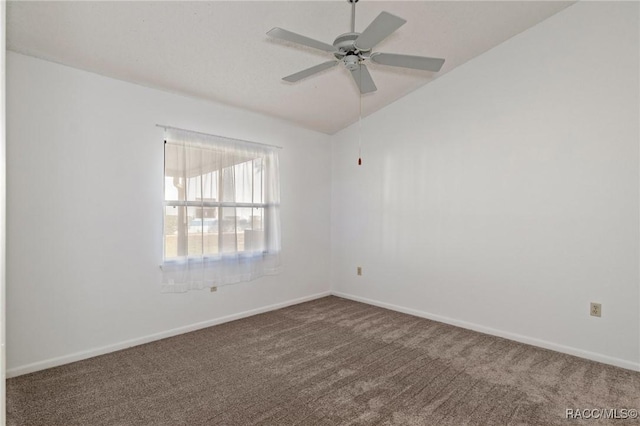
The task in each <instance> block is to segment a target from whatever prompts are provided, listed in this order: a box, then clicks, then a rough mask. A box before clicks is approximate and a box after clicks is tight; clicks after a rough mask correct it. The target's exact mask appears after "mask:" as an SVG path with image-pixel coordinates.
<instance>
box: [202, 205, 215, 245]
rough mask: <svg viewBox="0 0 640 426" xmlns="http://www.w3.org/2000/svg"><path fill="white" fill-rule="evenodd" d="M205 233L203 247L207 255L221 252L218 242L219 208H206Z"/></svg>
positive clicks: (204, 210)
mask: <svg viewBox="0 0 640 426" xmlns="http://www.w3.org/2000/svg"><path fill="white" fill-rule="evenodd" d="M203 212H204V216H205V219H204V227H203V230H204V235H203V243H202V249H203V254H205V255H216V254H218V253H219V250H218V243H219V241H218V240H219V238H218V237H219V234H218V225H219V224H218V208H217V207H210V208H204V209H203Z"/></svg>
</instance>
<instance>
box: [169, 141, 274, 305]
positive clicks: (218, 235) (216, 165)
mask: <svg viewBox="0 0 640 426" xmlns="http://www.w3.org/2000/svg"><path fill="white" fill-rule="evenodd" d="M165 140H166V142H165V172H164V174H165V182H164V188H165V191H164V192H165V201H164V260H163V264H162V271H163V278H162V291H165V292H184V291H188V290H193V289H203V288H207V287H214V286H222V285H226V284H233V283H237V282H240V281H249V280H253V279H255V278H258V277H260V276H263V275H268V274H275V273H277V272H278V271H279V269H280V178H279V172H278V153H277V148H272V147H269V146H266V145H259V144H254V143H250V142H243V141H238V140H234V139H227V138H223V137H218V136H210V135H204V134H201V133H196V132H189V131H185V130H173V129H167V130H166V133H165Z"/></svg>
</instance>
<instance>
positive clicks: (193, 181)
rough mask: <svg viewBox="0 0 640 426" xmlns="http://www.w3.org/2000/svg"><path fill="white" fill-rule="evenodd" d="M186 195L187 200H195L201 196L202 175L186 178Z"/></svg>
mask: <svg viewBox="0 0 640 426" xmlns="http://www.w3.org/2000/svg"><path fill="white" fill-rule="evenodd" d="M186 195H187V201H196V200H199V199H200V198H201V197H202V176H195V177H190V178H188V179H187V187H186Z"/></svg>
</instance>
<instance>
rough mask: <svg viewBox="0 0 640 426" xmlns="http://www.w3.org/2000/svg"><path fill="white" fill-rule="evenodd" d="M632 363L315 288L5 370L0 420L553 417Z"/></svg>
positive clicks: (548, 421)
mask: <svg viewBox="0 0 640 426" xmlns="http://www.w3.org/2000/svg"><path fill="white" fill-rule="evenodd" d="M567 408H574V409H577V408H580V409H591V408H617V409H623V408H625V409H630V408H634V409H638V408H640V373H635V372H632V371H628V370H623V369H619V368H615V367H611V366H607V365H604V364H599V363H595V362H590V361H586V360H583V359H580V358H575V357H572V356H569V355H563V354H560V353H556V352H552V351H548V350H544V349H538V348H535V347H532V346H527V345H524V344H520V343H515V342H512V341H509V340H505V339H501V338H498V337H492V336H488V335H485V334H480V333H476V332H473V331H468V330H464V329H461V328H456V327H452V326H449V325H445V324H441V323H437V322H433V321H429V320H426V319H421V318H416V317H413V316H410V315H405V314H400V313H397V312H393V311H388V310H385V309H381V308H377V307H373V306H369V305H365V304H362V303H357V302H352V301H349V300H344V299H340V298H337V297H326V298H323V299H319V300H316V301H312V302H308V303H303V304H300V305H296V306H292V307H289V308H285V309H281V310H278V311H274V312H269V313H266V314H262V315H257V316H254V317H251V318H246V319H242V320H238V321H234V322H231V323H227V324H223V325H219V326H215V327H210V328H207V329H204V330H200V331H196V332H192V333H188V334H183V335H180V336H177V337H173V338H169V339H165V340H160V341H157V342H154V343H150V344H146V345H142V346H137V347H134V348H131V349H127V350H123V351H119V352H115V353H112V354H108V355H104V356H100V357H96V358H92V359H89V360H85V361H80V362H76V363H73V364H69V365H65V366H62V367H57V368H52V369H49V370H45V371H41V372H37V373H33V374H29V375H25V376H20V377H17V378H13V379H9V380H8V381H7V410H8V413H7V416H8V424H9V425H64V426H70V425H91V426H97V425H258V424H260V425H320V424H322V425H342V424H381V425H392V424H393V425H455V426H460V425H466V424H469V425H475V424H486V425H528V424H530V425H555V424H562V425H567V424H589V425H595V424H639V423H640V422H639V421H638V420H613V421H611V420H609V421H603V420H600V421H596V420H589V421H580V420H566V419H565V410H566V409H567Z"/></svg>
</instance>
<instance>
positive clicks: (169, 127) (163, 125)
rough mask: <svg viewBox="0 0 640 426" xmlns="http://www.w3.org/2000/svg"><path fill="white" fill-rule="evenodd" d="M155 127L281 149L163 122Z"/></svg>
mask: <svg viewBox="0 0 640 426" xmlns="http://www.w3.org/2000/svg"><path fill="white" fill-rule="evenodd" d="M156 127H161V128H163V129H165V130H167V129H171V130H180V131H183V132H190V133H195V134H196V135H203V136H213V137H214V138H223V139H229V140H231V141H236V142H242V143H250V144H253V145H261V146H268V147H269V148H277V149H283V148H282V147H281V146H278V145H269V144H268V143H260V142H253V141H245V140H242V139H235V138H229V137H226V136H220V135H213V134H211V133H203V132H196V131H194V130H189V129H181V128H180V127H173V126H167V125H165V124H156Z"/></svg>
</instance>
